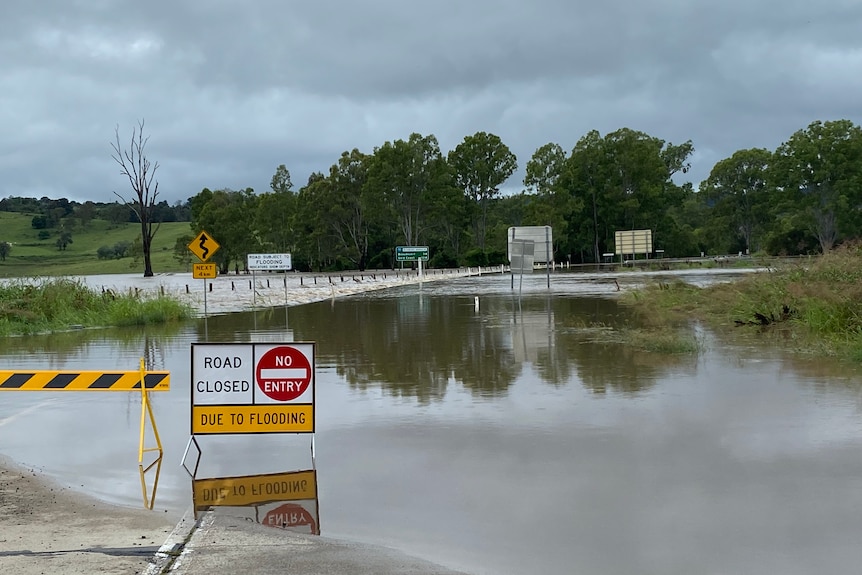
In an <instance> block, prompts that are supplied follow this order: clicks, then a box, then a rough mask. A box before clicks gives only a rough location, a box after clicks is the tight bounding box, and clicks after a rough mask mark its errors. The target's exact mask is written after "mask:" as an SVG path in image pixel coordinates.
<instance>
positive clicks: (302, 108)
mask: <svg viewBox="0 0 862 575" xmlns="http://www.w3.org/2000/svg"><path fill="white" fill-rule="evenodd" d="M0 72H2V73H0V125H2V130H0V176H2V180H0V186H2V187H0V197H6V196H10V195H15V196H33V197H41V196H49V197H52V198H57V197H67V198H70V199H74V200H77V201H85V200H94V201H115V200H116V196H114V195H113V192H114V191H117V192H119V193H121V194H123V195H125V196H130V189H129V186H128V182H127V181H125V180H124V179H123V177H122V176H120V175H119V172H118V169H117V166H116V164H114V163H113V162H112V160H111V148H110V143H111V141H112V139H113V137H114V129H115V127H116V126H119V129H120V135H121V142H122V143H123V144H124V145H125V144H126V143H127V139H128V137H129V136H130V135H131V130H132V128H133V127H134V126H136V122H137V121H138V120H140V119H145V120H146V128H145V133H146V134H147V135H148V136H149V137H150V141H149V144H148V147H147V151H148V155H149V157H150V159H151V160H155V161H158V162H159V164H160V168H159V171H158V172H157V179H158V181H159V184H160V187H159V191H160V197H159V199H164V200H167V201H168V202H169V203H174V202H175V201H177V200H185V199H187V198H189V197H191V196H193V195H195V194H196V193H198V192H199V191H200V190H201V189H202V188H203V187H209V188H211V189H217V188H225V187H228V188H232V189H240V188H245V187H252V188H254V189H255V190H257V191H258V192H263V191H266V190H267V189H268V188H269V182H270V178H271V177H272V174H273V173H274V172H275V168H276V167H277V166H278V165H279V164H285V165H286V166H287V167H288V169H289V170H290V172H291V174H292V177H293V182H294V185H295V187H297V188H298V187H300V186H301V185H303V184H304V183H305V182H306V180H307V178H308V175H309V174H310V173H311V172H314V171H326V170H328V168H329V166H330V165H331V164H332V163H334V162H335V161H336V160H337V159H338V156H339V155H340V153H341V152H342V151H344V150H349V149H352V148H359V149H360V150H362V151H364V152H372V151H373V149H374V147H375V146H379V145H382V144H383V143H384V142H386V141H391V140H396V139H399V138H403V139H407V137H409V135H410V133H411V132H419V133H421V134H423V135H427V134H434V135H436V136H437V138H438V140H439V142H440V146H441V149H442V150H443V152H444V153H446V152H447V151H448V150H450V149H452V148H454V147H455V146H456V145H457V144H458V143H459V142H460V141H461V140H462V139H463V138H464V136H466V135H469V134H473V133H475V132H477V131H486V132H493V133H495V134H497V135H499V136H500V137H501V138H502V139H503V142H505V143H506V144H507V145H508V146H509V147H510V148H511V149H512V151H513V152H514V153H515V154H516V155H517V157H518V164H519V171H518V173H516V175H515V176H513V178H512V179H511V180H510V181H509V182H508V183H507V188H509V189H515V190H520V189H521V187H522V184H521V180H522V178H523V166H524V165H525V164H526V162H527V160H529V159H530V156H531V155H532V154H533V152H534V151H535V149H536V148H537V147H539V146H541V145H543V144H546V143H548V142H556V143H559V144H560V145H561V146H563V148H564V149H566V150H571V148H572V147H573V146H574V145H575V143H576V142H577V141H578V139H579V138H580V137H582V136H583V135H584V134H585V133H586V132H587V131H589V130H591V129H597V130H599V131H600V132H601V133H602V134H603V135H604V134H606V133H607V132H610V131H613V130H616V129H618V128H621V127H629V128H632V129H637V130H642V131H645V132H647V133H649V134H650V135H652V136H656V137H659V138H662V139H664V140H666V141H670V142H673V143H680V142H683V141H685V140H688V139H691V140H692V141H693V143H694V146H695V149H696V153H695V155H694V157H693V158H692V164H693V166H692V170H691V172H690V173H689V174H688V175H687V179H689V180H690V181H692V182H694V183H695V186H697V184H698V183H699V182H700V181H701V180H702V179H703V178H705V177H706V176H707V175H708V174H709V171H710V169H711V168H712V166H713V165H714V164H715V162H717V161H718V160H721V159H723V158H725V157H728V156H729V155H731V154H732V153H733V152H734V151H736V150H738V149H742V148H751V147H765V148H768V149H770V150H773V149H775V148H776V147H777V146H778V145H779V144H781V142H783V141H785V140H786V139H787V138H788V137H789V136H790V135H791V134H792V133H793V132H794V131H796V130H799V129H802V128H805V127H806V126H807V125H808V124H809V123H810V122H812V121H814V120H824V121H825V120H835V119H841V118H846V119H850V120H852V121H853V122H855V123H857V124H859V123H860V120H861V119H862V118H860V116H862V1H860V0H818V1H816V2H814V1H812V0H721V1H718V0H709V1H706V0H589V1H585V0H529V1H528V0H437V1H433V0H432V1H425V2H415V1H412V0H364V1H363V0H359V1H348V0H340V1H335V0H315V1H313V2H299V1H294V0H265V1H255V0H242V1H239V0H170V1H162V0H149V1H134V2H126V1H111V0H38V1H33V0H3V3H2V9H0Z"/></svg>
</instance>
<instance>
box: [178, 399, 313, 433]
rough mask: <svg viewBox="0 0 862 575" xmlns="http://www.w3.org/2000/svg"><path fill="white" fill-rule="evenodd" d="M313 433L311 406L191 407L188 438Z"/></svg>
mask: <svg viewBox="0 0 862 575" xmlns="http://www.w3.org/2000/svg"><path fill="white" fill-rule="evenodd" d="M218 433H314V406H313V405H306V404H295V403H294V404H287V405H195V406H193V407H192V434H193V435H207V434H218Z"/></svg>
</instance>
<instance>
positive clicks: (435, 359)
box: [290, 295, 520, 402]
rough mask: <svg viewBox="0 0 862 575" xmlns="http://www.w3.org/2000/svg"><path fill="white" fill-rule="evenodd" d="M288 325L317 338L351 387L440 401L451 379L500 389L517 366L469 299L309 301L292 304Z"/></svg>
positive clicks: (485, 391)
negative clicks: (305, 303)
mask: <svg viewBox="0 0 862 575" xmlns="http://www.w3.org/2000/svg"><path fill="white" fill-rule="evenodd" d="M465 302H466V303H465ZM467 312H470V313H467ZM290 327H291V329H293V330H294V333H295V335H296V336H297V339H298V340H313V341H317V343H318V356H319V359H320V360H321V361H324V362H330V361H331V362H332V363H333V364H334V365H335V366H336V369H337V371H338V373H339V374H340V375H342V376H343V377H344V378H345V379H346V380H347V382H348V383H349V384H350V385H351V386H353V387H356V388H359V389H367V388H369V387H372V386H375V385H378V384H379V385H381V386H382V387H383V389H385V390H386V392H387V393H389V394H392V395H396V396H406V397H416V398H418V399H419V400H420V401H422V402H430V401H434V400H438V399H441V398H442V397H443V396H444V395H445V393H446V389H447V386H448V384H449V381H450V380H453V381H456V382H459V383H461V384H463V385H464V386H465V387H466V388H468V389H470V390H472V391H473V392H474V393H476V394H480V395H499V394H502V393H505V392H506V391H507V390H508V387H509V385H511V383H512V382H513V381H514V379H515V377H517V375H518V372H519V371H520V366H518V365H517V364H516V363H515V362H514V361H513V358H512V349H511V345H510V344H509V342H508V341H507V339H506V334H505V333H504V332H502V331H500V330H498V329H494V328H492V327H490V326H488V325H486V324H484V323H483V322H482V321H481V320H480V318H477V317H475V316H474V315H473V314H472V299H471V300H469V301H468V300H466V299H464V298H451V297H448V298H439V297H437V298H429V297H424V298H420V296H418V295H416V296H403V297H401V298H398V299H394V298H393V299H381V298H368V299H359V298H356V299H350V300H346V301H343V302H340V301H339V302H336V303H335V305H334V306H332V305H329V304H312V305H308V306H302V307H300V308H296V312H295V313H292V314H291V320H290Z"/></svg>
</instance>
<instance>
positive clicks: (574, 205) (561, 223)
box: [512, 143, 584, 254]
mask: <svg viewBox="0 0 862 575" xmlns="http://www.w3.org/2000/svg"><path fill="white" fill-rule="evenodd" d="M567 169H568V156H567V154H566V152H565V151H564V150H563V148H562V146H560V145H559V144H555V143H548V144H545V145H544V146H541V147H539V148H538V149H536V151H535V152H534V153H533V156H532V157H531V158H530V160H529V161H528V162H527V165H526V166H525V175H524V186H525V188H526V189H525V192H526V195H527V196H528V197H526V198H524V202H523V203H524V206H523V218H522V220H521V221H520V222H519V223H515V222H513V223H512V225H538V226H545V225H547V226H551V227H552V228H553V230H554V244H555V251H558V249H560V248H561V249H562V252H563V253H565V254H569V253H571V242H570V240H569V224H570V222H572V221H573V220H574V219H575V218H579V217H580V214H581V212H582V210H583V207H584V202H583V199H582V198H579V197H575V196H574V195H573V194H571V193H569V190H568V189H567V188H566V185H565V172H566V170H567Z"/></svg>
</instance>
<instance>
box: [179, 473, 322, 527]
mask: <svg viewBox="0 0 862 575" xmlns="http://www.w3.org/2000/svg"><path fill="white" fill-rule="evenodd" d="M192 498H193V503H194V510H195V519H197V518H198V513H199V512H202V511H207V510H209V509H212V508H219V510H220V511H222V512H225V513H229V514H230V515H232V516H235V517H241V518H245V519H249V520H252V521H255V522H256V523H260V524H261V525H266V526H268V527H278V528H281V529H287V530H289V531H295V532H297V533H306V534H310V535H320V515H319V512H318V492H317V471H316V470H314V469H310V470H306V471H292V472H285V473H268V474H264V475H244V476H239V477H214V478H207V479H193V480H192Z"/></svg>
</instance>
